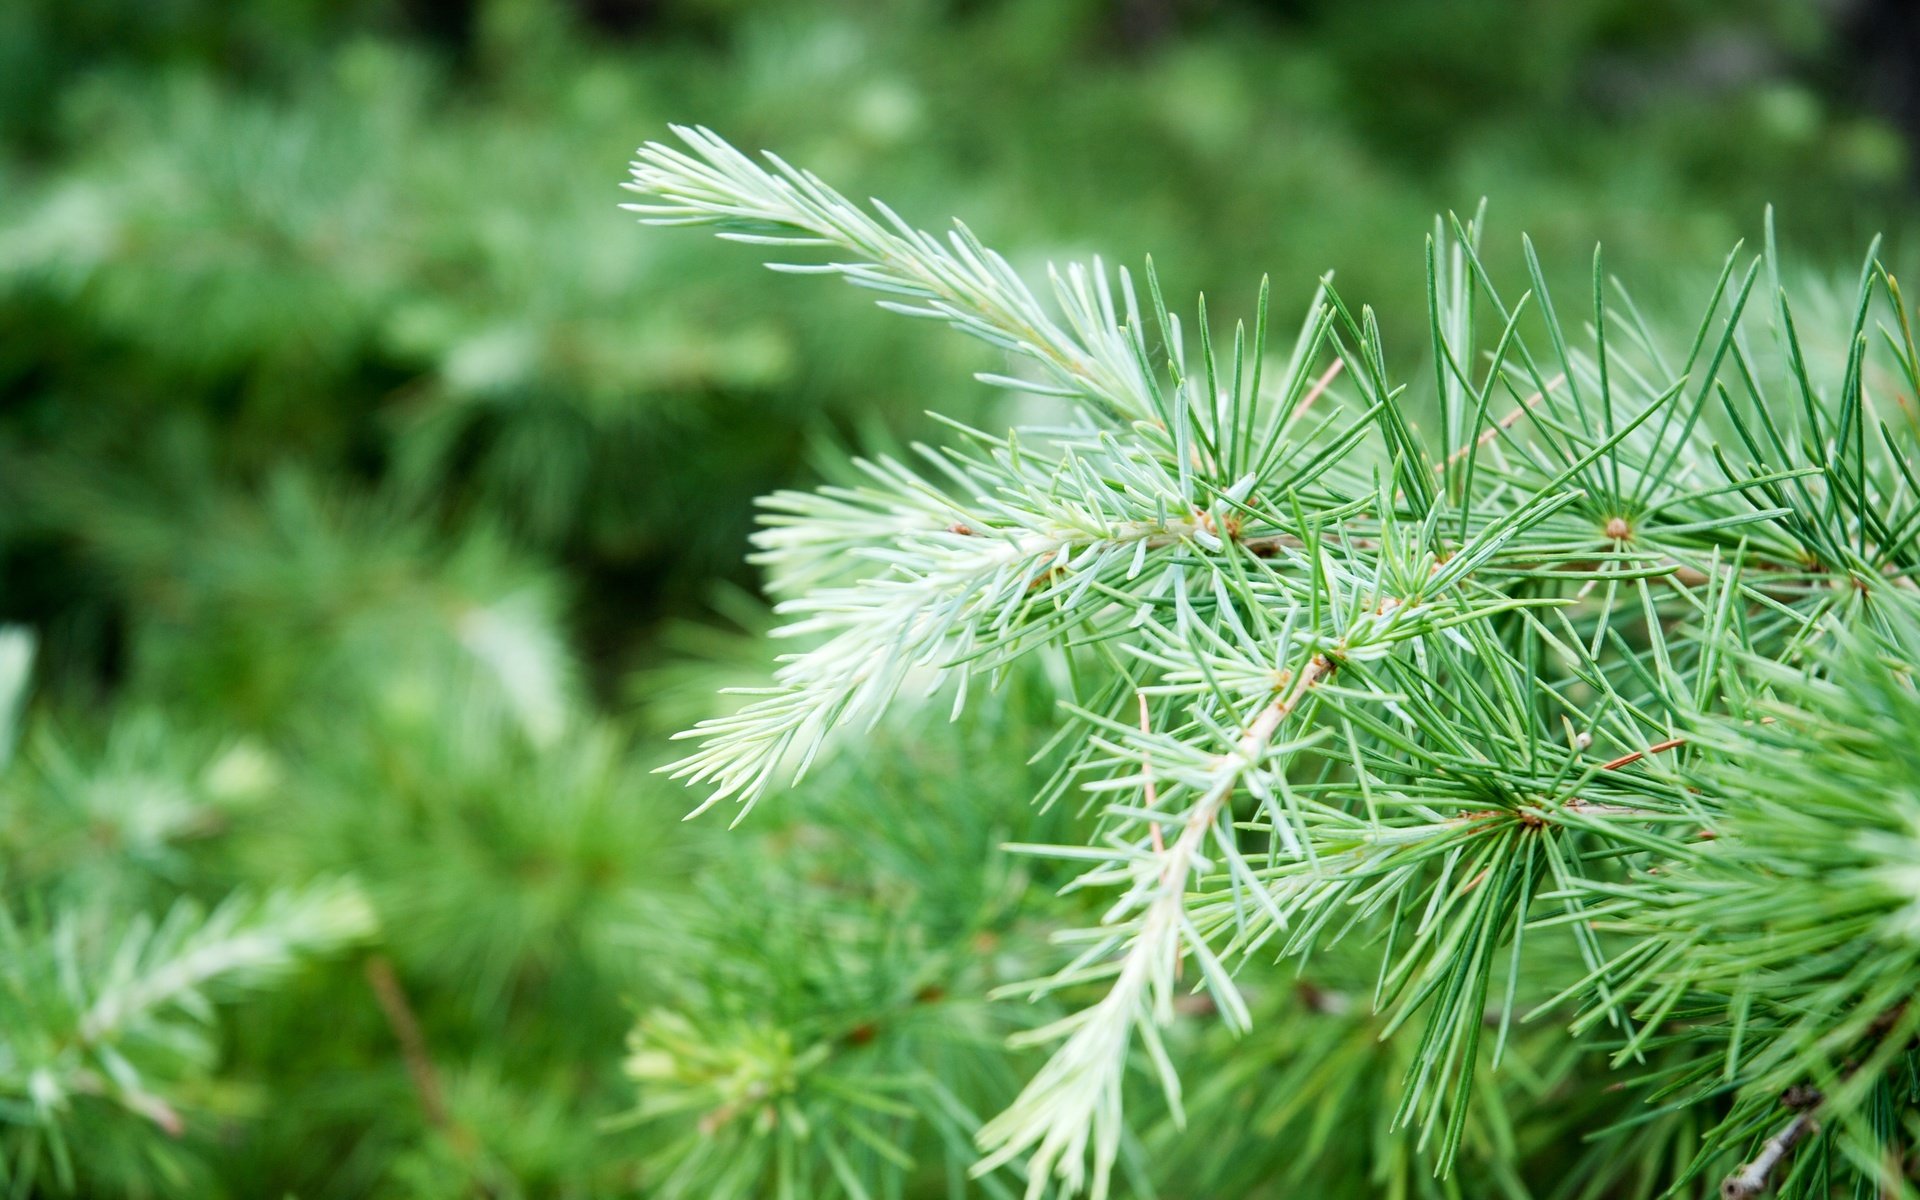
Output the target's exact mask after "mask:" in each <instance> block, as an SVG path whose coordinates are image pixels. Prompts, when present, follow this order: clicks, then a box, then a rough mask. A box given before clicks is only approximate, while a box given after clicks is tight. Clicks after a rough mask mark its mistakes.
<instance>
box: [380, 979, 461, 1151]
mask: <svg viewBox="0 0 1920 1200" xmlns="http://www.w3.org/2000/svg"><path fill="white" fill-rule="evenodd" d="M367 982H368V984H370V985H372V987H373V997H374V999H375V1000H378V1001H379V1002H380V1011H381V1012H382V1013H383V1014H385V1016H386V1018H387V1026H388V1028H390V1029H392V1030H393V1036H394V1040H395V1041H397V1042H399V1043H400V1057H401V1059H402V1060H403V1061H404V1062H405V1063H406V1064H407V1078H408V1079H410V1080H411V1081H412V1082H413V1091H414V1094H415V1095H416V1096H418V1097H419V1098H420V1111H421V1112H422V1113H424V1114H426V1118H427V1124H429V1125H431V1126H433V1127H434V1128H435V1129H439V1130H443V1131H444V1130H451V1129H452V1128H453V1121H452V1118H450V1117H449V1116H448V1115H447V1102H446V1096H445V1093H443V1092H442V1091H441V1090H440V1076H439V1074H438V1073H437V1072H435V1070H434V1069H433V1059H432V1057H431V1056H429V1055H428V1054H427V1039H426V1037H425V1036H424V1035H423V1034H422V1033H421V1032H420V1021H419V1018H417V1017H415V1016H414V1014H413V1006H412V1005H411V1004H409V1003H408V1002H407V993H406V991H405V989H403V988H402V987H401V986H400V979H399V977H398V976H396V975H395V974H394V973H393V964H392V963H390V962H388V961H387V958H386V956H385V955H383V954H376V955H373V956H372V957H371V958H369V959H367Z"/></svg>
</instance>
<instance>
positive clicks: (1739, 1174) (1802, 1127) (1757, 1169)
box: [1720, 1087, 1824, 1200]
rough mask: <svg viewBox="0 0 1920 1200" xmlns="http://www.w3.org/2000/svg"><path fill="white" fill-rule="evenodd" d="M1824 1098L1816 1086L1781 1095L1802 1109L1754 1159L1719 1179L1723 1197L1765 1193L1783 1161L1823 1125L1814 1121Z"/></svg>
mask: <svg viewBox="0 0 1920 1200" xmlns="http://www.w3.org/2000/svg"><path fill="white" fill-rule="evenodd" d="M1822 1099H1824V1097H1822V1096H1821V1095H1820V1093H1819V1091H1818V1090H1816V1089H1814V1088H1810V1087H1809V1088H1800V1087H1796V1088H1790V1089H1788V1091H1787V1094H1786V1095H1785V1096H1784V1097H1782V1101H1783V1103H1785V1104H1786V1105H1787V1106H1788V1107H1789V1108H1797V1109H1799V1110H1800V1111H1799V1112H1796V1113H1795V1114H1794V1115H1793V1118H1792V1119H1791V1120H1789V1121H1788V1122H1787V1123H1786V1124H1785V1125H1783V1126H1781V1127H1780V1132H1778V1133H1776V1134H1774V1135H1773V1136H1772V1137H1770V1138H1768V1139H1767V1140H1766V1142H1765V1144H1764V1145H1762V1146H1761V1147H1760V1153H1758V1154H1756V1155H1754V1156H1753V1159H1752V1161H1750V1162H1745V1163H1742V1164H1740V1167H1739V1169H1737V1170H1736V1171H1734V1173H1733V1174H1731V1175H1729V1176H1727V1177H1726V1178H1725V1179H1723V1180H1721V1181H1720V1200H1755V1198H1756V1197H1758V1196H1760V1195H1761V1194H1763V1193H1764V1192H1765V1191H1766V1190H1767V1185H1768V1184H1769V1183H1770V1182H1771V1181H1772V1179H1773V1173H1774V1171H1775V1170H1777V1169H1778V1168H1779V1166H1780V1163H1781V1161H1782V1160H1784V1159H1785V1158H1786V1157H1787V1155H1788V1154H1789V1153H1791V1152H1792V1150H1793V1148H1794V1147H1795V1146H1797V1145H1799V1144H1800V1143H1801V1142H1802V1141H1804V1140H1805V1139H1806V1137H1807V1135H1808V1134H1810V1133H1812V1132H1814V1131H1815V1130H1817V1129H1819V1128H1820V1125H1819V1122H1817V1121H1816V1120H1814V1113H1815V1112H1816V1111H1817V1110H1818V1109H1819V1107H1820V1101H1821V1100H1822Z"/></svg>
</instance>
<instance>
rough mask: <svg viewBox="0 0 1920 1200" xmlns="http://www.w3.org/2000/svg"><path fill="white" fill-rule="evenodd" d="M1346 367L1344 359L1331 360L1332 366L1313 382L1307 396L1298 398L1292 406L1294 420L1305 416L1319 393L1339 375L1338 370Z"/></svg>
mask: <svg viewBox="0 0 1920 1200" xmlns="http://www.w3.org/2000/svg"><path fill="white" fill-rule="evenodd" d="M1346 365H1347V360H1346V359H1344V358H1336V359H1334V360H1333V365H1332V366H1330V367H1328V368H1327V370H1326V373H1325V374H1323V375H1321V376H1320V378H1318V379H1316V380H1314V381H1313V386H1312V387H1310V388H1308V389H1307V394H1306V395H1304V396H1302V397H1301V398H1300V403H1298V404H1296V405H1294V406H1293V419H1294V420H1296V421H1298V420H1299V419H1300V418H1301V417H1304V416H1306V415H1307V410H1308V409H1309V408H1312V407H1313V402H1314V401H1315V400H1318V399H1319V398H1320V393H1321V392H1324V391H1326V390H1327V385H1328V384H1330V383H1332V382H1333V380H1334V377H1335V376H1337V375H1339V374H1340V369H1341V368H1342V367H1345V366H1346Z"/></svg>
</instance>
